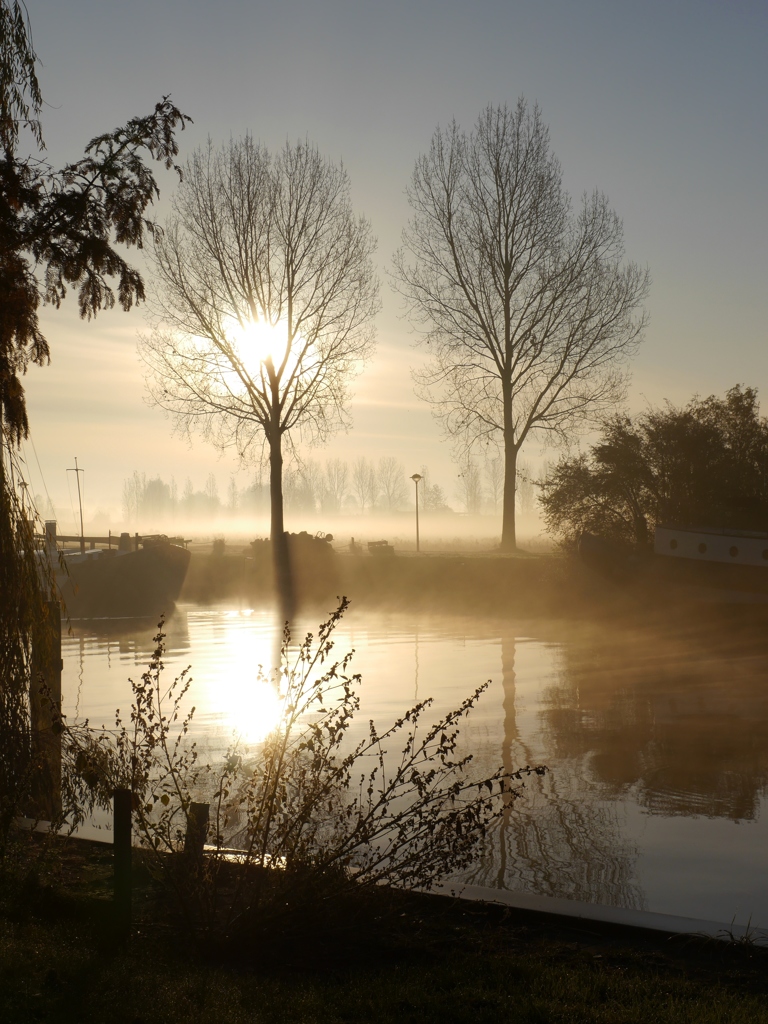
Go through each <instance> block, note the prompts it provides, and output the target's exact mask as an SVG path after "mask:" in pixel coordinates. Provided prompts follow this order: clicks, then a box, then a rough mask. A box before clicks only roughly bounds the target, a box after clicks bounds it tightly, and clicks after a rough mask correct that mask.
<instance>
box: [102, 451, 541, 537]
mask: <svg viewBox="0 0 768 1024" xmlns="http://www.w3.org/2000/svg"><path fill="white" fill-rule="evenodd" d="M419 472H420V474H421V481H420V482H419V508H420V509H421V510H422V511H423V512H453V511H454V508H453V507H452V506H451V505H450V504H449V501H448V497H447V495H446V492H445V490H444V489H443V488H442V487H441V486H440V484H438V483H436V482H435V481H434V480H433V478H432V474H431V472H430V470H429V467H427V466H421V467H420V469H419ZM503 482H504V469H503V463H502V461H501V459H500V458H495V459H486V460H485V461H484V462H483V463H480V462H479V461H478V460H476V459H467V460H465V462H464V463H462V464H461V465H460V466H459V471H458V476H457V486H456V491H455V495H456V498H457V499H458V502H459V507H460V509H461V511H464V512H466V513H469V514H470V515H480V514H489V515H495V514H498V513H499V511H500V507H501V498H502V490H503ZM517 492H518V502H519V507H520V510H521V511H523V512H530V511H532V509H533V507H534V482H533V478H532V476H531V472H530V467H529V466H528V464H527V463H525V462H523V461H521V462H520V464H519V466H518V485H517ZM283 497H284V501H285V507H286V509H287V510H288V511H291V512H307V513H311V514H320V515H341V514H346V515H355V514H358V515H359V514H368V513H374V512H378V513H383V514H389V513H394V512H400V511H405V510H410V509H412V508H413V507H414V502H415V488H414V485H413V483H412V482H411V480H410V479H409V478H408V477H407V476H406V473H405V469H404V467H403V464H402V463H401V462H399V461H398V460H397V459H396V458H394V457H392V456H383V457H382V458H380V459H379V460H378V461H375V460H373V459H368V458H366V457H365V456H361V457H359V458H357V459H355V460H354V461H353V462H352V463H349V462H347V461H346V460H343V459H338V458H336V459H327V460H326V461H325V462H324V463H319V462H317V461H314V460H312V459H307V460H305V461H303V462H301V463H299V464H296V465H294V466H292V467H291V468H290V469H288V470H287V471H286V473H285V476H284V482H283ZM269 508H270V500H269V485H268V484H267V483H266V482H265V481H264V480H263V478H262V477H261V476H260V475H257V476H256V477H255V478H254V480H253V482H252V483H251V484H249V485H248V486H247V487H243V488H239V487H238V486H237V481H236V480H235V478H234V477H231V478H230V480H229V483H228V485H227V489H226V495H225V496H224V497H223V498H222V496H221V495H220V494H219V488H218V483H217V481H216V477H215V475H214V474H213V473H209V474H208V477H207V479H206V481H205V484H204V485H203V487H202V488H200V489H195V487H194V485H193V483H192V481H191V480H190V479H189V478H187V480H186V481H185V483H184V485H183V487H182V488H181V489H179V485H178V484H177V482H176V480H175V479H173V478H171V480H170V482H167V481H165V480H163V479H162V478H161V477H159V476H156V477H149V478H148V477H147V474H146V473H139V472H138V471H136V470H135V471H134V472H133V474H132V475H131V476H130V477H127V478H126V479H125V480H124V481H123V494H122V511H123V520H124V522H125V523H127V524H130V525H138V524H139V523H141V524H142V525H144V526H151V524H153V523H157V524H168V523H171V522H173V521H174V520H177V519H178V520H179V521H180V522H186V521H202V520H210V519H216V518H234V517H238V518H240V517H248V516H249V515H266V514H267V512H268V511H269Z"/></svg>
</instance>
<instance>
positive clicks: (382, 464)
mask: <svg viewBox="0 0 768 1024" xmlns="http://www.w3.org/2000/svg"><path fill="white" fill-rule="evenodd" d="M378 480H379V492H380V494H381V500H382V501H383V503H384V506H385V507H386V508H387V510H388V511H389V512H394V511H396V509H398V508H399V507H400V506H401V505H402V504H403V502H404V501H405V500H406V497H407V494H408V489H407V488H406V486H405V471H404V470H403V464H402V462H398V461H397V459H396V458H394V457H393V456H392V455H385V456H382V458H380V459H379V473H378Z"/></svg>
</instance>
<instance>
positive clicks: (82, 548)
mask: <svg viewBox="0 0 768 1024" xmlns="http://www.w3.org/2000/svg"><path fill="white" fill-rule="evenodd" d="M67 472H68V473H74V474H75V479H76V480H77V501H78V504H79V505H80V554H81V555H84V554H85V530H84V529H83V497H82V495H81V493H80V474H81V473H85V470H84V469H78V468H77V456H75V468H74V469H68V470H67Z"/></svg>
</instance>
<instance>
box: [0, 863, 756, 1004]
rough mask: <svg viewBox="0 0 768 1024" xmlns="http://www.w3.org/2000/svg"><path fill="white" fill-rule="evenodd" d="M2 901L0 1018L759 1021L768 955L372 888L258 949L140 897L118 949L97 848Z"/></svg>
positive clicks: (10, 892) (104, 867)
mask: <svg viewBox="0 0 768 1024" xmlns="http://www.w3.org/2000/svg"><path fill="white" fill-rule="evenodd" d="M67 860H68V863H67V865H66V868H65V870H64V872H63V873H62V871H61V867H59V870H58V873H57V874H56V877H55V878H53V879H49V880H48V881H46V880H45V879H43V880H42V881H41V880H40V878H37V880H36V881H35V882H34V883H32V882H30V879H29V878H27V880H26V882H25V883H24V884H23V886H22V888H21V889H18V890H16V891H15V892H14V890H13V888H10V889H8V888H6V892H5V896H4V899H3V906H2V916H0V965H1V966H0V1016H1V1017H2V1019H3V1020H7V1021H9V1022H11V1021H12V1022H14V1024H16V1022H18V1024H22V1022H27V1021H30V1022H31V1021H56V1022H69V1021H72V1022H74V1021H77V1022H91V1021H93V1022H97V1021H98V1022H102V1021H106V1020H111V1021H114V1022H122V1021H126V1022H133V1024H138V1022H143V1021H146V1022H149V1021H152V1022H168V1024H175V1022H182V1021H184V1022H187V1021H190V1020H194V1021H196V1022H197V1021H199V1022H201V1024H207V1022H209V1021H210V1022H216V1024H219V1022H226V1024H229V1022H231V1024H236V1022H241V1021H242V1022H246V1021H253V1022H262V1021H263V1022H265V1024H266V1022H268V1024H275V1022H283V1021H285V1022H294V1021H295V1022H302V1024H310V1022H334V1024H335V1022H349V1021H354V1022H357V1021H360V1022H367V1021H371V1022H382V1024H383V1022H387V1024H389V1022H392V1024H394V1022H404V1021H413V1022H431V1021H435V1022H438V1021H439V1022H453V1021H455V1022H464V1021H467V1022H470V1021H472V1022H475V1021H478V1022H484V1021H488V1022H498V1021H515V1022H521V1024H525V1022H536V1024H541V1022H544V1021H567V1022H595V1024H597V1022H600V1024H613V1022H616V1024H618V1022H636V1021H643V1022H646V1021H649V1022H650V1021H653V1022H657V1021H658V1022H675V1024H677V1022H680V1024H682V1022H686V1024H688V1022H690V1024H693V1022H696V1024H709V1022H712V1024H714V1022H718V1024H720V1022H726V1021H728V1022H737V1021H745V1022H747V1021H749V1022H754V1024H761V1022H768V1000H766V995H768V972H766V967H768V954H766V952H765V951H764V950H761V949H759V948H751V947H749V946H746V945H739V946H728V945H726V944H723V943H715V942H703V941H701V940H695V939H680V938H677V939H671V938H668V937H665V936H663V935H659V934H655V933H648V932H641V931H636V930H631V929H617V928H615V927H610V926H600V925H598V924H595V923H594V922H589V923H581V922H578V921H568V920H565V919H557V918H552V917H548V916H546V915H537V914H530V913H524V912H520V911H511V910H506V909H501V908H499V907H493V906H483V905H478V904H469V903H466V902H464V901H458V900H452V899H449V898H446V897H429V896H420V895H411V894H404V893H389V892H383V891H382V892H379V893H377V894H375V897H374V899H373V902H370V901H367V902H366V903H365V905H364V906H363V907H361V912H360V913H359V914H356V915H354V920H352V919H350V920H349V922H348V925H347V926H346V927H345V926H344V922H338V921H337V922H336V928H335V930H334V931H333V932H329V931H325V930H323V928H322V925H321V926H320V927H319V928H317V930H314V931H309V930H308V931H307V932H306V934H303V935H302V936H301V937H300V938H299V939H296V938H295V937H294V938H293V939H292V940H291V941H290V942H287V941H285V940H283V939H282V938H281V936H280V935H275V936H272V937H271V938H270V941H269V943H268V944H265V946H264V947H262V948H258V947H256V948H253V949H250V950H248V951H245V950H231V949H229V950H226V951H222V950H214V949H210V948H209V949H205V948H196V947H193V946H191V945H189V944H187V943H186V942H185V941H184V938H183V934H179V933H178V932H175V931H173V930H172V929H171V928H170V927H169V925H168V923H167V922H164V921H163V918H162V915H161V914H159V912H158V910H157V908H156V905H155V904H153V902H152V901H151V900H150V899H148V898H147V896H148V892H147V891H146V890H144V891H143V893H142V894H140V895H139V897H138V898H137V900H136V903H137V910H136V918H137V920H136V921H135V926H134V930H133V932H132V934H131V935H130V937H129V938H128V939H127V940H125V941H123V942H118V941H116V939H115V937H114V934H113V932H112V931H111V928H110V920H111V918H110V912H109V911H110V908H109V902H108V896H107V893H108V881H109V878H108V875H109V848H108V847H100V846H96V845H95V844H93V845H92V844H84V843H70V844H69V846H68V854H67Z"/></svg>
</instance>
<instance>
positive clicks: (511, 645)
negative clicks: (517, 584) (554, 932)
mask: <svg viewBox="0 0 768 1024" xmlns="http://www.w3.org/2000/svg"><path fill="white" fill-rule="evenodd" d="M318 621H319V620H318V616H317V615H315V614H312V613H306V612H305V613H304V614H303V615H301V616H300V617H299V620H298V621H297V623H296V625H295V629H294V640H295V641H296V642H298V641H299V640H301V639H303V635H304V632H305V631H306V630H311V631H313V632H316V630H317V624H318ZM167 631H168V654H167V657H166V659H165V662H166V666H167V668H166V675H167V678H168V680H170V678H171V677H172V675H173V674H176V673H177V672H178V671H180V670H181V669H182V668H183V667H185V666H186V665H188V664H191V665H192V676H193V680H194V681H193V684H192V688H191V690H190V693H189V695H188V701H189V704H190V705H191V704H194V705H195V706H196V708H197V710H196V713H195V719H194V725H193V733H194V739H195V740H196V741H197V742H198V744H199V745H200V748H201V751H202V753H203V755H204V756H205V757H210V758H216V757H217V756H220V755H221V753H222V752H223V750H224V749H225V748H226V747H227V745H228V743H229V742H231V740H232V737H233V736H234V735H238V736H239V737H240V739H241V741H242V742H243V743H246V744H248V743H254V742H258V740H259V737H260V735H262V734H263V728H264V722H266V721H267V720H268V718H269V715H270V713H271V711H270V705H269V692H268V688H265V687H263V686H262V685H260V684H258V682H257V666H258V665H259V664H262V665H265V666H268V665H269V664H270V663H271V662H272V660H273V658H274V651H275V642H276V638H277V636H278V633H279V631H278V625H277V623H276V622H275V617H274V615H273V613H272V612H271V611H270V610H269V609H267V608H248V607H237V606H236V604H229V605H228V606H226V607H209V608H204V607H201V606H194V605H187V606H184V607H182V608H180V609H179V610H178V611H177V612H176V613H175V615H174V616H173V617H172V618H171V619H170V620H169V622H168V625H167ZM151 634H152V630H151V627H150V626H149V625H148V624H141V625H139V624H136V623H128V622H125V623H123V624H119V623H117V622H113V623H111V624H109V626H108V627H105V626H104V625H100V624H97V623H95V622H92V623H90V624H85V623H81V624H75V625H74V626H73V631H72V633H71V634H70V635H69V636H67V637H65V640H64V650H63V655H64V663H65V670H64V695H65V702H66V706H65V711H66V713H67V714H69V715H70V716H72V717H80V718H83V717H89V718H90V719H91V721H92V722H93V723H97V724H101V723H102V722H103V723H104V724H106V725H109V724H110V723H111V721H112V720H113V714H114V708H115V707H121V708H122V709H123V710H125V708H126V707H127V703H128V701H129V697H130V690H129V687H128V684H127V678H128V676H131V675H135V674H136V673H140V672H141V671H142V670H143V668H144V667H145V665H146V662H147V660H148V657H149V653H150V650H151V641H150V637H151ZM350 649H354V650H355V652H356V653H355V658H354V660H353V663H352V670H353V671H355V672H360V673H361V674H362V677H363V683H362V689H361V697H362V707H361V710H360V714H359V716H358V720H357V723H356V726H355V728H356V729H359V730H364V729H365V728H366V727H367V722H368V720H369V718H373V719H375V720H376V722H377V724H378V725H379V726H380V727H384V726H385V725H386V724H388V723H390V722H391V721H392V720H393V719H394V718H396V717H398V716H399V715H400V714H402V712H403V711H404V710H405V709H406V708H407V707H409V706H411V705H412V704H414V703H415V702H416V701H418V700H422V699H424V698H426V697H433V698H434V700H435V706H434V708H433V709H432V713H433V714H434V716H437V715H439V714H440V713H441V712H444V711H447V710H449V709H450V708H452V707H454V706H456V705H457V704H458V703H459V702H460V701H461V700H462V699H463V698H464V697H465V696H466V695H467V694H468V693H469V692H471V691H472V690H473V689H474V688H475V687H476V686H478V685H479V684H481V683H482V682H484V681H485V680H486V679H491V680H492V683H491V686H490V687H489V689H488V691H487V692H486V693H485V694H484V696H483V697H482V699H481V701H480V704H479V706H478V708H477V710H476V712H475V713H474V714H473V715H472V716H471V717H470V719H469V722H468V724H467V726H466V727H465V729H464V730H463V732H462V739H461V750H462V752H465V751H466V752H472V753H473V755H474V756H475V758H476V761H477V767H478V772H483V771H490V770H491V769H492V768H494V767H495V766H497V765H498V764H500V763H503V764H504V765H505V766H506V767H508V768H514V767H518V766H522V765H525V764H539V763H544V764H546V765H548V767H549V768H550V771H549V773H548V774H547V775H546V776H544V777H543V778H542V779H538V778H534V779H530V780H527V781H526V784H525V789H524V792H523V797H522V798H521V799H519V800H517V801H515V802H514V803H512V804H511V805H510V806H509V808H508V810H507V812H506V814H505V818H504V822H503V824H502V825H501V826H500V827H499V828H497V829H496V830H495V831H494V832H493V833H492V834H489V835H488V836H487V840H486V843H485V846H484V849H483V852H482V856H481V857H480V859H479V860H478V862H477V863H476V864H475V866H474V867H473V868H472V869H471V870H470V871H469V872H468V873H467V874H466V875H465V878H464V880H466V881H470V882H472V883H474V884H479V885H484V886H490V887H494V888H502V889H509V890H523V891H527V892H530V893H535V894H539V895H548V896H558V897H566V898H571V899H578V900H584V901H588V902H593V903H599V904H606V905H612V906H621V907H634V908H645V909H648V910H652V911H658V912H665V913H672V914H680V915H684V916H689V917H694V918H706V919H714V920H720V921H722V922H724V923H729V922H730V921H731V920H732V919H733V918H734V917H735V918H736V921H737V923H746V921H747V919H748V918H749V917H750V915H751V917H752V924H753V925H757V926H763V927H764V926H765V924H766V923H767V922H768V867H766V864H765V858H764V856H763V853H762V851H764V850H765V848H766V847H765V843H766V839H768V835H766V832H767V831H768V830H767V829H766V813H765V810H766V808H765V804H766V786H767V784H768V742H767V741H768V693H766V690H765V686H764V680H765V678H766V673H768V642H766V640H765V638H764V636H763V632H762V631H760V630H755V631H745V630H740V631H739V632H738V634H737V633H736V632H735V631H733V630H730V629H728V628H727V627H726V626H725V625H723V627H722V628H721V629H719V630H717V629H715V630H713V629H712V626H711V623H708V624H707V625H704V624H703V623H702V625H701V626H700V627H696V626H695V625H694V626H692V627H691V626H689V627H686V628H684V627H683V626H682V624H681V623H676V622H675V621H674V620H671V621H669V622H668V623H667V624H666V625H663V626H658V625H657V626H654V627H650V626H645V627H642V626H639V625H635V624H631V623H624V624H616V623H613V624H612V625H611V627H610V628H606V627H605V626H604V625H601V624H599V623H591V624H589V623H587V624H581V625H575V624H573V623H570V624H569V623H564V622H558V621H553V620H551V619H550V620H540V619H536V620H525V619H522V618H520V617H519V616H517V617H503V618H502V617H499V618H493V617H484V618H476V617H470V616H466V615H464V616H455V615H454V616H448V615H444V614H438V613H432V614H430V613H425V612H419V613H418V614H412V613H409V614H407V615H406V614H403V613H401V612H395V611H391V612H386V611H379V612H376V613H371V612H369V611H364V610H361V609H358V610H355V607H354V605H353V607H352V609H351V610H350V611H349V612H348V613H347V615H346V616H345V617H344V619H343V621H342V624H341V626H340V627H339V629H338V631H337V634H336V648H335V652H336V653H337V654H338V655H339V656H341V655H343V654H344V653H346V651H347V650H350ZM432 713H431V714H430V716H429V720H431V718H432Z"/></svg>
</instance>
